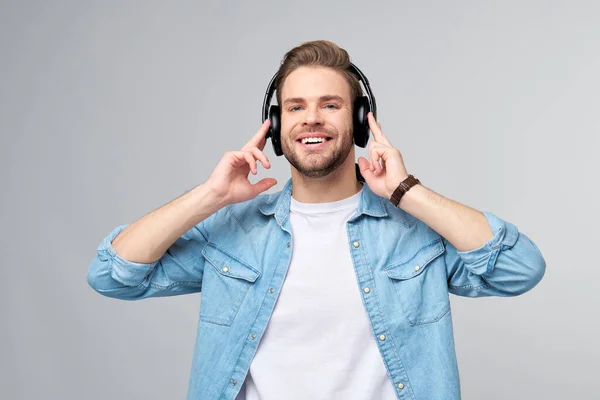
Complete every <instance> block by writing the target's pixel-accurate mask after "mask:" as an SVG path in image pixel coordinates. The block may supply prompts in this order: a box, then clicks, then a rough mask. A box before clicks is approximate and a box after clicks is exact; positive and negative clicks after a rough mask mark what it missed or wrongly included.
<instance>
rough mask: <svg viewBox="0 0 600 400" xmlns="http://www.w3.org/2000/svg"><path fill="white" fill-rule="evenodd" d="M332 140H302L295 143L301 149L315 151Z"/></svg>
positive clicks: (320, 138)
mask: <svg viewBox="0 0 600 400" xmlns="http://www.w3.org/2000/svg"><path fill="white" fill-rule="evenodd" d="M332 140H333V139H332V138H330V137H318V138H304V139H298V140H296V143H298V144H299V145H300V147H302V148H305V149H315V150H316V149H323V148H325V147H326V146H328V145H329V142H331V141H332Z"/></svg>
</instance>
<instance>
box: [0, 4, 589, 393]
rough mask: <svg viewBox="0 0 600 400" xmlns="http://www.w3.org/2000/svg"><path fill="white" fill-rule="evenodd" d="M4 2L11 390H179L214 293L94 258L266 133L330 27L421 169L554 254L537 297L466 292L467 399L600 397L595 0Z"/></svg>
mask: <svg viewBox="0 0 600 400" xmlns="http://www.w3.org/2000/svg"><path fill="white" fill-rule="evenodd" d="M0 4H1V7H0V61H1V62H0V132H1V141H0V166H1V171H2V174H1V179H2V181H1V183H2V186H1V187H2V196H1V200H0V202H1V204H0V205H1V207H0V219H1V222H2V225H1V226H2V231H1V232H2V233H1V235H2V236H1V237H0V243H1V246H2V251H1V255H2V260H1V268H2V275H1V276H2V290H1V291H0V296H1V297H0V300H1V303H0V304H1V313H2V315H1V317H2V319H1V321H2V329H0V353H1V355H0V360H1V361H0V362H1V369H0V398H2V399H11V400H12V399H34V398H45V399H89V400H95V399H98V400H100V399H102V400H104V399H183V398H185V395H186V392H187V384H188V379H189V373H190V367H191V360H192V351H193V345H194V338H195V335H196V324H197V321H198V312H199V304H200V299H201V295H200V294H198V295H188V296H178V297H170V298H157V299H146V300H143V301H139V302H127V301H119V300H114V299H109V298H106V297H103V296H101V295H99V294H97V293H95V292H94V291H93V290H92V289H91V288H90V287H89V286H88V284H87V282H86V273H87V269H88V266H89V264H90V262H91V260H92V259H93V257H94V256H95V254H96V253H95V251H96V248H97V246H98V244H99V243H100V241H101V239H102V238H103V237H104V236H105V235H106V234H108V232H109V231H110V230H111V229H113V228H114V227H116V226H117V225H119V224H123V223H130V222H133V221H135V220H136V219H138V218H140V217H141V216H143V215H144V214H146V213H148V212H150V211H152V210H154V209H156V208H158V207H159V206H161V205H163V204H165V203H167V202H168V201H170V200H172V199H174V198H175V197H177V196H179V195H181V194H182V193H183V192H185V191H186V190H188V189H190V188H192V187H194V186H196V185H198V184H200V183H202V182H204V181H205V180H206V179H207V178H208V176H209V175H210V173H211V171H212V170H213V168H214V167H215V165H216V164H217V162H218V161H219V159H220V158H221V157H222V155H223V153H225V152H226V151H228V150H235V149H239V148H241V147H242V146H243V145H244V144H245V143H246V141H247V140H249V138H250V137H251V136H252V135H253V134H254V133H255V132H256V130H257V129H258V128H259V126H260V123H261V115H260V114H261V105H262V100H263V96H264V92H265V88H266V85H267V83H268V82H269V80H270V79H271V77H272V75H273V74H274V73H275V71H276V69H277V67H278V66H279V62H280V60H281V57H282V56H283V54H284V53H285V52H286V51H287V50H289V49H291V48H292V47H294V46H296V45H298V44H300V43H302V42H304V41H308V40H314V39H328V40H331V41H333V42H335V43H337V44H338V45H340V46H341V47H343V48H345V49H347V50H348V51H349V53H350V55H351V57H352V60H353V61H354V62H355V63H356V64H357V65H358V66H359V68H361V69H362V70H363V72H365V74H366V75H367V77H368V78H369V80H370V83H371V85H372V88H373V91H374V94H375V96H376V99H377V103H378V111H379V122H380V123H381V125H382V128H383V131H384V133H385V134H386V135H387V136H388V137H389V139H390V140H391V142H392V144H393V145H394V146H395V147H397V148H398V149H399V150H400V151H401V152H402V154H403V156H404V161H405V163H406V166H407V169H408V171H409V172H410V173H413V174H415V175H416V176H418V177H419V178H420V179H421V181H422V182H423V183H424V185H426V186H427V187H429V188H431V189H432V190H434V191H436V192H438V193H440V194H442V195H444V196H446V197H449V198H451V199H454V200H457V201H459V202H462V203H464V204H467V205H469V206H472V207H474V208H477V209H479V210H489V211H492V212H494V213H496V214H497V215H498V216H500V217H502V218H505V219H507V220H508V221H510V222H513V223H514V224H515V225H517V227H518V228H519V229H520V230H521V231H522V232H525V233H526V234H528V235H529V236H530V237H531V238H532V239H533V240H534V241H535V242H536V243H537V244H538V246H539V247H540V249H541V251H542V253H543V255H544V257H545V259H546V262H547V271H546V275H545V277H544V279H543V280H542V282H541V283H540V284H539V285H538V286H537V287H536V288H534V289H533V290H532V291H531V292H528V293H526V294H524V295H522V296H518V297H514V298H497V297H496V298H479V299H470V298H459V297H456V296H451V303H452V310H453V320H454V326H455V340H456V349H457V356H458V362H459V368H460V374H461V386H462V392H463V398H464V399H467V400H471V399H486V400H496V399H519V400H520V399H523V400H524V399H544V400H551V399H598V398H600V394H599V393H600V392H599V391H598V385H597V383H598V372H599V371H600V362H599V359H600V350H599V345H598V342H599V337H600V322H599V319H600V317H599V312H598V308H599V307H598V306H599V305H600V285H599V279H600V272H599V269H598V255H597V254H598V246H599V244H598V241H599V239H600V235H598V231H597V227H598V223H599V222H600V221H599V218H598V217H599V212H598V193H599V192H598V187H597V186H598V172H600V165H599V161H598V156H597V151H598V144H599V140H598V136H599V130H600V117H599V111H600V74H599V73H598V72H599V71H600V24H599V23H598V21H599V15H600V3H598V2H596V1H592V0H590V1H587V2H584V1H566V0H565V1H523V0H520V1H510V2H508V1H496V2H484V1H476V0H473V1H452V2H447V1H438V2H432V1H419V2H405V1H389V2H381V3H377V2H365V1H348V0H346V1H343V2H342V1H339V2H310V1H303V2H286V1H260V2H259V1H245V2H242V1H239V2H235V3H234V2H217V1H194V2H192V1H169V2H166V1H165V2H149V1H143V2H142V1H136V2H129V1H95V2H91V1H87V2H83V1H55V2H45V1H37V2H33V1H16V0H15V1H2V2H1V3H0ZM265 153H266V155H267V157H269V159H270V160H271V162H272V164H273V166H272V168H271V169H270V170H265V169H264V168H263V167H262V165H260V164H259V168H258V170H259V174H258V176H256V177H255V176H252V175H251V176H250V179H251V180H252V181H253V182H256V181H258V179H262V178H263V177H265V176H273V177H275V178H276V179H277V180H278V182H279V183H278V184H277V186H276V187H274V188H272V189H271V190H270V191H269V192H274V191H278V190H280V189H281V188H282V187H283V184H284V183H285V181H286V180H287V179H288V178H289V176H290V170H289V164H288V163H287V161H286V160H285V159H284V158H283V157H279V158H278V157H276V156H275V154H274V153H273V150H272V148H271V142H270V141H269V142H268V143H267V147H266V148H265ZM361 155H366V149H358V148H357V157H358V156H361ZM324 334H326V332H324ZM291 384H292V385H291V386H290V388H291V390H293V382H291Z"/></svg>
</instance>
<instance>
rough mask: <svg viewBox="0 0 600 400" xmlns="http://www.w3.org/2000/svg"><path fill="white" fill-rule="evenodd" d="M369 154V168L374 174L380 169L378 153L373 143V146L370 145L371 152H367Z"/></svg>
mask: <svg viewBox="0 0 600 400" xmlns="http://www.w3.org/2000/svg"><path fill="white" fill-rule="evenodd" d="M369 156H370V158H371V165H373V167H372V168H371V170H372V171H373V173H374V174H376V175H377V174H379V172H380V171H381V165H380V164H379V154H378V152H377V147H376V146H375V145H373V147H371V152H370V153H369Z"/></svg>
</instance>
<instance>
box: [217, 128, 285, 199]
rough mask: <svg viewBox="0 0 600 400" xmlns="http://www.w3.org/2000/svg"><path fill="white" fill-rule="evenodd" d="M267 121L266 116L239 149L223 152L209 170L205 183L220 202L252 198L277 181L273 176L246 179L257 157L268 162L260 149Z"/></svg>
mask: <svg viewBox="0 0 600 400" xmlns="http://www.w3.org/2000/svg"><path fill="white" fill-rule="evenodd" d="M270 123H271V122H270V120H269V119H266V120H265V122H264V123H263V124H262V125H261V127H260V128H259V130H258V132H256V134H255V135H254V137H252V139H250V141H249V142H248V143H246V145H245V146H244V147H242V149H241V150H238V151H228V152H227V153H225V155H224V156H223V157H222V158H221V160H220V161H219V163H218V164H217V166H216V167H215V169H214V170H213V171H212V173H211V174H210V176H209V178H208V180H207V181H206V187H208V188H209V189H211V190H212V191H213V193H214V194H215V195H216V196H217V198H219V199H220V202H222V203H223V204H234V203H241V202H243V201H246V200H250V199H253V198H255V197H256V196H258V195H259V194H260V193H262V192H264V191H266V190H268V189H269V188H271V187H273V186H275V185H276V184H277V180H275V179H274V178H264V179H262V180H260V181H259V182H257V183H255V184H252V183H251V182H250V181H249V180H248V174H249V173H250V171H252V173H253V174H254V175H256V174H257V173H258V172H257V169H256V165H257V164H256V161H260V162H261V164H262V165H263V167H265V168H271V163H270V162H269V160H268V159H267V157H266V156H265V155H264V153H263V152H262V150H263V149H264V148H265V144H266V142H267V139H266V134H267V132H268V130H269V125H270Z"/></svg>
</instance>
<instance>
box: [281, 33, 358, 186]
mask: <svg viewBox="0 0 600 400" xmlns="http://www.w3.org/2000/svg"><path fill="white" fill-rule="evenodd" d="M349 68H350V57H349V56H348V53H347V52H346V50H344V49H342V48H340V47H338V46H337V45H335V44H334V43H331V42H329V41H324V40H319V41H313V42H307V43H304V44H302V45H300V46H298V47H296V48H294V49H292V50H290V51H289V52H288V53H286V55H285V56H284V59H283V62H282V64H281V67H280V68H279V71H278V73H277V77H276V85H277V88H278V89H277V103H278V104H279V106H280V108H281V147H282V150H283V154H284V155H285V157H286V158H287V160H288V161H289V162H290V164H291V165H292V166H293V167H294V168H296V170H298V171H299V172H300V173H301V174H303V175H305V176H307V177H311V178H321V177H324V176H327V175H329V174H330V173H331V172H332V171H334V170H336V169H337V168H338V167H339V166H340V165H342V164H343V163H344V161H346V159H347V158H348V156H349V155H351V154H352V155H353V154H354V152H353V150H354V142H353V126H352V124H353V118H352V112H353V104H354V100H355V99H356V98H357V97H358V96H360V95H361V94H362V89H361V87H360V82H359V81H358V79H357V78H356V76H355V75H354V74H353V73H352V72H350V70H349ZM306 136H313V137H315V136H316V137H323V138H324V139H322V140H324V143H321V144H306V143H303V141H302V139H303V138H305V137H306ZM352 161H353V162H352V165H354V160H352Z"/></svg>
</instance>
